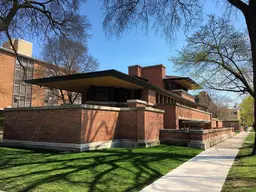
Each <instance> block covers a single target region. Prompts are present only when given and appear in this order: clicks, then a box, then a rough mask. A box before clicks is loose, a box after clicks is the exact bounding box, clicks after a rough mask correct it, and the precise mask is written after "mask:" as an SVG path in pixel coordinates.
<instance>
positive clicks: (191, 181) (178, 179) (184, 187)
mask: <svg viewBox="0 0 256 192" xmlns="http://www.w3.org/2000/svg"><path fill="white" fill-rule="evenodd" d="M247 135H248V133H247V132H242V133H239V134H238V135H236V136H234V137H232V138H230V139H227V140H226V141H224V142H222V143H219V144H217V145H215V146H214V147H212V148H210V149H207V150H205V151H203V152H202V153H200V154H198V155H197V156H195V157H194V158H192V159H190V160H189V161H187V162H186V163H183V164H182V165H180V166H179V167H177V168H176V169H174V170H172V171H171V172H169V173H168V174H166V175H165V176H163V177H161V178H160V179H158V180H156V181H155V182H154V183H152V184H151V185H149V186H147V187H145V188H144V189H143V190H141V192H148V191H154V192H164V191H177V192H178V191H179V192H181V191H184V192H188V191H202V192H215V191H216V192H217V191H221V188H222V185H223V184H224V182H225V179H226V177H227V175H228V172H229V169H230V167H231V166H232V164H233V162H234V160H235V157H236V155H237V153H238V151H239V148H240V147H241V146H242V144H243V141H244V139H245V137H246V136H247Z"/></svg>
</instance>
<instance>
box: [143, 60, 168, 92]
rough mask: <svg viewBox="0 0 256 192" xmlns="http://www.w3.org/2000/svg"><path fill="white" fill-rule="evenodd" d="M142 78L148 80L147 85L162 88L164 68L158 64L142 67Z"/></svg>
mask: <svg viewBox="0 0 256 192" xmlns="http://www.w3.org/2000/svg"><path fill="white" fill-rule="evenodd" d="M142 77H143V78H146V79H148V81H149V83H151V84H153V85H155V86H157V87H160V88H164V82H163V79H164V78H165V66H163V65H162V64H159V65H151V66H147V67H143V72H142Z"/></svg>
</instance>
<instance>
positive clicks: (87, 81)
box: [25, 70, 144, 93]
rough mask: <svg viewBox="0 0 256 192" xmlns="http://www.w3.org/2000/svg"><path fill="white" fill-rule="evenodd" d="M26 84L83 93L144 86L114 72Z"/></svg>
mask: <svg viewBox="0 0 256 192" xmlns="http://www.w3.org/2000/svg"><path fill="white" fill-rule="evenodd" d="M25 82H26V83H30V84H35V85H39V86H45V87H50V88H56V89H63V90H67V91H72V92H78V93H83V92H84V91H85V90H86V89H87V88H88V87H90V86H103V87H123V88H127V89H141V88H143V87H144V86H143V85H142V84H140V82H139V83H138V81H137V79H134V78H129V76H128V77H127V75H125V74H122V73H120V72H118V71H116V70H106V71H97V72H90V73H80V74H73V75H65V76H56V77H49V78H42V79H32V80H26V81H25Z"/></svg>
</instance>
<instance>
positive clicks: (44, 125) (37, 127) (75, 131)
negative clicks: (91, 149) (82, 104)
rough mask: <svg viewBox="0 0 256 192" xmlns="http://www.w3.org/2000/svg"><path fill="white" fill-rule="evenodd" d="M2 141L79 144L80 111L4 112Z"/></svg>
mask: <svg viewBox="0 0 256 192" xmlns="http://www.w3.org/2000/svg"><path fill="white" fill-rule="evenodd" d="M4 115H5V121H4V139H11V140H23V141H41V142H57V143H58V142H59V143H80V135H81V115H82V113H81V110H79V109H52V110H49V109H48V110H36V111H35V110H27V111H25V110H17V111H5V112H4Z"/></svg>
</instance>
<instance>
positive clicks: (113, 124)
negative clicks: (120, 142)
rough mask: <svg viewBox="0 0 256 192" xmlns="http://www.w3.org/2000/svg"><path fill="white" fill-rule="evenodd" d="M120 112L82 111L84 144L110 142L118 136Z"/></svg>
mask: <svg viewBox="0 0 256 192" xmlns="http://www.w3.org/2000/svg"><path fill="white" fill-rule="evenodd" d="M118 116H119V112H118V111H105V110H89V109H85V110H83V111H82V133H81V134H82V141H81V142H82V143H90V142H98V141H108V140H112V139H115V135H117V132H116V131H117V120H118Z"/></svg>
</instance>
